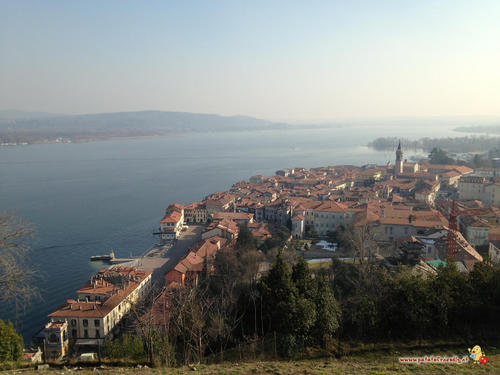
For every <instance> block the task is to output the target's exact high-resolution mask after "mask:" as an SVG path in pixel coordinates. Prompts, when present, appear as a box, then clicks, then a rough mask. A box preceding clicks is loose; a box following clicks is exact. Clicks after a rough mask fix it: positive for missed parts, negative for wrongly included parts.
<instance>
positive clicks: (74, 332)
mask: <svg viewBox="0 0 500 375" xmlns="http://www.w3.org/2000/svg"><path fill="white" fill-rule="evenodd" d="M76 335H77V333H76V329H73V330H71V337H72V338H76Z"/></svg>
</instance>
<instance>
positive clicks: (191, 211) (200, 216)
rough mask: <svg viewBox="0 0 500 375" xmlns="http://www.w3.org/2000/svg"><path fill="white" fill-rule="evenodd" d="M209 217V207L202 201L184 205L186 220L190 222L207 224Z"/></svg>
mask: <svg viewBox="0 0 500 375" xmlns="http://www.w3.org/2000/svg"><path fill="white" fill-rule="evenodd" d="M208 218H209V215H208V211H207V208H206V207H205V204H203V203H202V202H194V203H190V204H188V205H187V206H185V207H184V220H185V222H186V223H188V224H190V223H194V224H205V223H206V222H207V221H208Z"/></svg>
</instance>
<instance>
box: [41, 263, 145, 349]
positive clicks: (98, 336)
mask: <svg viewBox="0 0 500 375" xmlns="http://www.w3.org/2000/svg"><path fill="white" fill-rule="evenodd" d="M151 274H152V273H151V272H149V271H142V270H138V269H136V268H132V267H112V268H110V269H104V270H101V271H99V272H98V273H96V274H95V275H93V276H92V277H91V278H90V280H89V281H88V282H87V283H86V284H85V285H84V286H83V287H82V288H80V289H79V290H78V291H77V298H76V299H69V300H67V301H66V302H64V303H63V304H62V305H61V306H59V307H58V308H57V310H55V311H54V312H52V313H50V314H49V318H50V322H49V323H48V324H47V326H46V333H45V338H46V344H47V347H50V348H52V349H51V353H49V356H48V357H49V358H53V359H57V358H59V357H61V356H63V355H64V354H65V352H66V349H65V346H67V342H64V340H62V339H61V338H67V340H68V341H69V340H72V341H73V343H74V344H75V345H96V346H97V345H100V344H101V343H102V341H103V339H104V338H105V337H106V336H108V335H110V334H111V333H112V331H113V329H114V328H115V327H116V326H117V324H118V323H120V321H121V320H122V318H123V317H124V316H125V315H126V314H127V313H128V312H129V311H130V309H131V308H132V306H133V305H134V304H135V303H136V302H137V301H138V300H139V299H140V298H141V297H142V296H143V295H144V294H145V293H146V292H147V291H148V290H149V287H150V285H151ZM55 329H60V331H58V332H54V330H55ZM61 329H62V330H63V331H61Z"/></svg>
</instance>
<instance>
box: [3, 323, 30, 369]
mask: <svg viewBox="0 0 500 375" xmlns="http://www.w3.org/2000/svg"><path fill="white" fill-rule="evenodd" d="M23 346H24V343H23V338H22V337H21V336H20V335H18V334H17V332H16V330H15V329H14V326H13V325H12V322H10V321H9V322H8V323H7V324H5V323H4V322H3V320H1V319H0V362H6V361H19V360H21V358H22V357H23Z"/></svg>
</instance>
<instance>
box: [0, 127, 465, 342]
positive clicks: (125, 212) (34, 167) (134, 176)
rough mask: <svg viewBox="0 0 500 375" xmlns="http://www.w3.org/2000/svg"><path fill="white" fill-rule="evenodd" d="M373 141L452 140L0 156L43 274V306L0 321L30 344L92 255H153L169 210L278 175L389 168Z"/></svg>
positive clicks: (372, 130) (2, 198)
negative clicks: (10, 323)
mask: <svg viewBox="0 0 500 375" xmlns="http://www.w3.org/2000/svg"><path fill="white" fill-rule="evenodd" d="M378 136H402V137H412V138H416V137H423V136H431V137H444V136H460V134H458V133H455V132H453V131H452V130H451V127H450V126H448V127H421V126H401V127H396V126H377V127H370V126H346V127H342V128H329V129H313V130H308V129H293V130H289V131H283V130H271V131H254V132H247V131H245V132H231V133H192V134H187V135H184V136H182V137H173V138H156V139H124V140H117V141H107V142H91V143H77V144H45V145H30V146H26V147H0V176H1V177H0V210H2V211H5V210H8V211H11V212H14V213H16V214H17V215H19V216H21V217H22V218H24V219H26V220H28V221H30V222H32V223H34V224H36V225H37V227H38V238H37V239H36V241H35V243H34V246H33V248H34V252H33V254H32V256H31V261H32V262H33V263H35V264H36V265H37V266H38V268H39V270H40V272H41V274H42V279H41V281H40V283H39V285H40V288H41V289H42V296H43V299H44V300H43V301H42V302H36V303H34V304H33V305H32V306H29V307H28V308H27V309H26V311H25V312H24V313H21V314H19V315H18V317H17V319H16V316H15V314H14V311H13V310H12V308H11V307H3V308H2V309H1V310H0V317H1V318H4V319H5V318H9V319H13V320H16V322H17V324H18V329H20V330H21V331H22V333H23V335H24V337H25V340H26V341H27V342H29V341H30V337H31V336H32V335H33V334H34V333H36V332H37V331H38V330H39V329H40V328H41V327H42V325H44V324H45V323H46V321H47V317H46V316H47V314H48V313H50V312H51V311H53V310H54V309H55V308H56V307H57V306H58V305H59V304H61V303H62V302H64V300H65V299H67V298H73V297H74V296H75V291H76V290H77V289H78V288H79V287H80V286H82V285H83V284H84V283H85V281H86V280H87V278H88V277H89V276H90V275H91V274H92V273H93V272H95V271H96V270H97V269H98V268H99V264H91V263H90V262H89V257H90V256H91V255H96V254H102V253H107V252H109V250H110V249H113V250H114V251H115V254H116V255H117V256H128V255H129V254H130V252H132V253H133V254H134V255H139V254H141V253H143V252H144V251H145V250H146V249H147V248H148V247H150V246H151V245H153V244H154V243H155V239H154V238H153V236H152V234H151V233H152V231H153V229H155V228H156V227H157V226H158V225H159V224H158V223H159V220H160V218H161V217H162V215H163V213H164V209H165V208H166V206H167V205H168V204H170V203H173V202H178V203H189V202H192V201H198V200H201V199H202V198H203V197H204V196H206V195H208V194H210V193H212V192H215V191H218V190H224V189H227V188H229V187H230V186H231V185H232V184H233V183H235V182H237V181H240V180H242V179H248V178H249V177H251V176H252V175H255V174H263V175H272V174H274V172H275V171H276V170H277V169H280V168H286V167H306V168H311V167H319V166H327V165H339V164H354V165H363V164H367V163H378V164H385V163H387V162H388V161H389V160H390V161H393V160H394V155H393V153H392V152H377V151H374V150H371V149H368V148H367V147H365V146H364V145H366V144H367V143H368V142H369V141H371V140H373V139H374V138H376V137H378ZM410 155H411V153H410V152H409V151H407V152H406V153H405V157H409V156H410ZM101 265H102V264H101ZM9 309H10V310H9Z"/></svg>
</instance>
